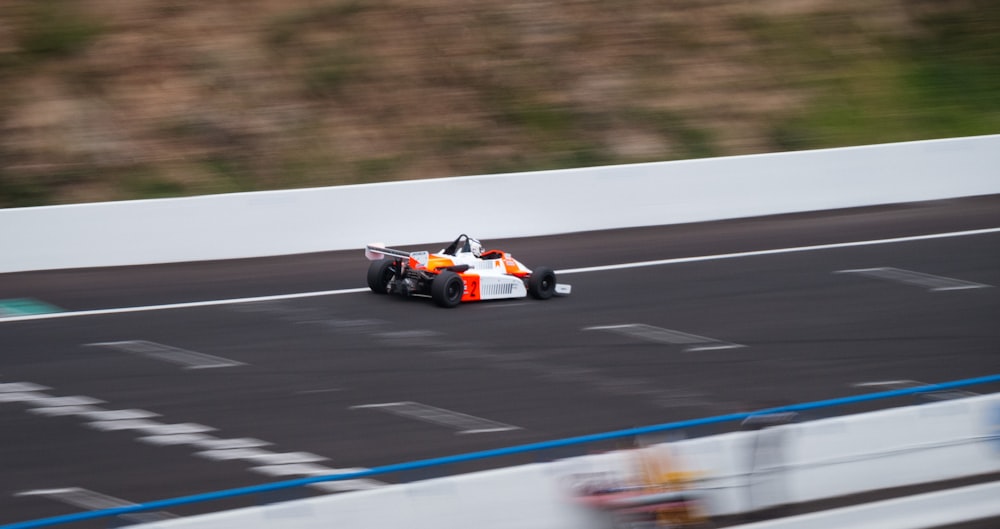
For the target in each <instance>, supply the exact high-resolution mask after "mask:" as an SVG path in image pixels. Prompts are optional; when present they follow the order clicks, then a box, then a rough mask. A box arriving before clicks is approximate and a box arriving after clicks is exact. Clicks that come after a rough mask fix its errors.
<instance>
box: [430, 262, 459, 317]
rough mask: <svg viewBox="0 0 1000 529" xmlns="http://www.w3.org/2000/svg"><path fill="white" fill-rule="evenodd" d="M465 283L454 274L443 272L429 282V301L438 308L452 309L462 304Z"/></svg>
mask: <svg viewBox="0 0 1000 529" xmlns="http://www.w3.org/2000/svg"><path fill="white" fill-rule="evenodd" d="M464 293H465V282H464V281H462V278H461V277H459V275H458V274H456V273H455V272H451V271H448V270H445V271H444V272H441V273H440V274H438V276H437V277H435V278H434V280H433V281H431V299H433V300H434V303H436V304H437V305H438V306H439V307H445V308H452V307H456V306H458V304H459V303H461V302H462V294H464Z"/></svg>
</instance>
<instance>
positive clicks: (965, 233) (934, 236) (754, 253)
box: [556, 228, 1000, 275]
mask: <svg viewBox="0 0 1000 529" xmlns="http://www.w3.org/2000/svg"><path fill="white" fill-rule="evenodd" d="M990 233H1000V228H986V229H982V230H969V231H955V232H950V233H932V234H929V235H914V236H912V237H896V238H893V239H875V240H871V241H854V242H837V243H832V244H817V245H814V246H798V247H792V248H777V249H774V250H754V251H750V252H737V253H725V254H718V255H702V256H698V257H678V258H675V259H661V260H659V261H641V262H638V263H625V264H617V265H606V266H590V267H586V268H571V269H569V270H558V271H556V274H558V275H566V274H580V273H584V272H603V271H607V270H621V269H623V268H639V267H643V266H659V265H668V264H677V263H695V262H698V261H715V260H719V259H737V258H740V257H753V256H758V255H775V254H783V253H795V252H812V251H816V250H831V249H835V248H852V247H856V246H872V245H876V244H891V243H897V242H912V241H926V240H931V239H945V238H948V237H964V236H968V235H986V234H990Z"/></svg>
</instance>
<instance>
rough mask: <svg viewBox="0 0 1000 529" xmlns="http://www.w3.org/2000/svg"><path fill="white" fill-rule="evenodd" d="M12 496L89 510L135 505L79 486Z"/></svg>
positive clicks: (134, 517) (158, 515) (142, 517)
mask: <svg viewBox="0 0 1000 529" xmlns="http://www.w3.org/2000/svg"><path fill="white" fill-rule="evenodd" d="M14 496H18V497H25V496H44V497H48V498H52V499H54V500H56V501H60V502H62V503H66V504H69V505H72V506H74V507H81V508H84V509H90V510H98V509H113V508H115V507H130V506H132V505H135V503H133V502H130V501H127V500H123V499H121V498H116V497H114V496H108V495H107V494H101V493H100V492H95V491H92V490H89V489H84V488H80V487H66V488H61V489H36V490H26V491H22V492H18V493H15V494H14ZM121 517H122V518H123V519H126V520H128V521H133V522H156V521H160V520H166V519H169V518H176V516H175V515H173V514H170V513H167V512H163V511H158V512H143V513H128V514H124V515H121Z"/></svg>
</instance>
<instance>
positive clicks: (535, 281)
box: [528, 266, 556, 299]
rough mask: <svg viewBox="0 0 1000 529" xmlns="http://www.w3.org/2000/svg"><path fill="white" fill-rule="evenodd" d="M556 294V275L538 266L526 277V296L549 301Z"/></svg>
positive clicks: (550, 270)
mask: <svg viewBox="0 0 1000 529" xmlns="http://www.w3.org/2000/svg"><path fill="white" fill-rule="evenodd" d="M555 293H556V273H555V272H553V271H552V269H551V268H547V267H544V266H539V267H538V268H536V269H535V270H534V271H533V272H532V273H531V275H530V276H528V294H531V297H533V298H535V299H549V298H551V297H552V296H554V295H555Z"/></svg>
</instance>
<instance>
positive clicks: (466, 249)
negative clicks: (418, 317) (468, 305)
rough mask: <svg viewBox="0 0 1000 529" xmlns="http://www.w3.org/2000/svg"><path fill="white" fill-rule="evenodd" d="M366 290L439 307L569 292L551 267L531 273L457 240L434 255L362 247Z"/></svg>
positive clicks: (476, 245)
mask: <svg viewBox="0 0 1000 529" xmlns="http://www.w3.org/2000/svg"><path fill="white" fill-rule="evenodd" d="M365 257H367V258H368V259H369V260H371V261H372V263H371V265H369V267H368V288H370V289H371V290H372V292H375V293H376V294H398V295H401V296H427V297H430V298H431V299H432V300H434V303H436V304H437V305H439V306H441V307H455V306H457V305H458V304H459V303H463V302H469V301H483V300H490V299H512V298H523V297H526V296H528V295H530V296H532V297H534V298H536V299H549V298H551V297H552V296H554V295H556V294H560V295H566V294H569V293H570V289H571V287H570V286H569V285H565V284H558V283H556V274H555V272H553V271H552V269H551V268H547V267H544V266H540V267H537V268H535V269H534V270H531V269H529V268H528V267H526V266H524V265H523V264H521V263H520V262H519V261H518V260H517V259H514V257H512V256H511V255H510V254H509V253H506V252H503V251H500V250H487V251H483V245H482V244H481V243H480V242H479V241H478V240H476V239H474V238H472V237H469V236H468V235H465V234H464V233H463V234H462V235H459V236H458V238H457V239H455V240H454V241H453V242H452V243H451V244H449V245H448V246H447V247H446V248H444V249H443V250H441V251H440V252H437V253H430V252H406V251H403V250H396V249H393V248H386V247H385V245H383V244H380V243H372V244H369V245H367V246H366V247H365Z"/></svg>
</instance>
